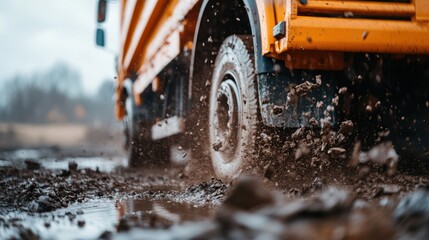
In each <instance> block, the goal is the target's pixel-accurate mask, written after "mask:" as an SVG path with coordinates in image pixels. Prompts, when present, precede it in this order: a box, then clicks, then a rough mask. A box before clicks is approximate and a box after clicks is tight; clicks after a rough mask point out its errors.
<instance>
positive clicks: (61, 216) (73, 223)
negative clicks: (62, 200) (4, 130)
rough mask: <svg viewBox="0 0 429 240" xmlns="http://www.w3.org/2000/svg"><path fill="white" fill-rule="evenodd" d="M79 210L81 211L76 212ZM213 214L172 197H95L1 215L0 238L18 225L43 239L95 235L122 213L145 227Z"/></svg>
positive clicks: (14, 232)
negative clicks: (44, 210) (54, 207)
mask: <svg viewBox="0 0 429 240" xmlns="http://www.w3.org/2000/svg"><path fill="white" fill-rule="evenodd" d="M80 211H83V214H78V213H79V212H80ZM70 213H71V214H70ZM213 214H214V209H213V208H209V207H195V206H192V205H189V204H186V203H176V202H171V201H156V202H155V201H150V200H124V201H116V202H115V201H113V200H106V199H96V200H91V201H89V202H86V203H76V204H73V205H71V206H70V207H68V208H64V209H59V210H56V211H53V212H49V213H43V214H34V215H32V214H28V213H22V212H11V213H8V214H6V215H3V216H1V217H0V218H3V219H4V220H5V221H4V222H3V221H0V239H8V238H11V237H14V236H15V237H18V233H17V229H18V228H17V227H16V226H18V225H22V226H23V227H25V228H28V229H31V230H32V231H33V232H34V233H36V234H37V235H39V236H40V237H41V238H42V239H97V238H98V237H99V236H100V235H101V234H102V233H103V232H105V231H110V232H116V226H117V225H118V223H119V221H120V219H122V218H124V217H125V218H127V219H132V222H133V223H132V224H134V225H135V226H139V227H144V228H145V227H157V226H165V225H163V224H164V223H167V222H169V223H172V222H173V223H183V222H187V221H198V220H202V219H207V217H209V216H213ZM70 215H72V217H70ZM154 219H156V224H155V225H154V222H153V221H154ZM0 220H1V219H0ZM79 221H84V222H85V224H84V226H83V227H79V226H78V222H79ZM12 222H14V223H12ZM130 222H131V221H130ZM6 223H8V224H6ZM46 223H49V227H47V226H46V225H45V224H46ZM160 224H161V225H160ZM7 225H8V226H7ZM13 225H15V227H13Z"/></svg>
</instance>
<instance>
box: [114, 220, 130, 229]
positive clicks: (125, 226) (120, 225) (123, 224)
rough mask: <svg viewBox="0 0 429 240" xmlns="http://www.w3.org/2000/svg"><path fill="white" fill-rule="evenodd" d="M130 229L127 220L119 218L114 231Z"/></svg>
mask: <svg viewBox="0 0 429 240" xmlns="http://www.w3.org/2000/svg"><path fill="white" fill-rule="evenodd" d="M129 230H130V225H129V224H128V220H127V219H125V218H122V219H121V220H119V223H118V225H117V226H116V231H118V232H126V231H129Z"/></svg>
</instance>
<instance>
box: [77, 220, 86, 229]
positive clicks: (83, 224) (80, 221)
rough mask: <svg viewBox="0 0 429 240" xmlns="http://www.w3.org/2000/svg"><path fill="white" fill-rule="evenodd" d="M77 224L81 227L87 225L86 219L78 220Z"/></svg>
mask: <svg viewBox="0 0 429 240" xmlns="http://www.w3.org/2000/svg"><path fill="white" fill-rule="evenodd" d="M77 226H78V227H80V228H83V227H84V226H85V221H84V220H79V221H77Z"/></svg>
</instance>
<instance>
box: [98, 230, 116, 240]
mask: <svg viewBox="0 0 429 240" xmlns="http://www.w3.org/2000/svg"><path fill="white" fill-rule="evenodd" d="M112 238H113V234H112V232H111V231H104V232H103V233H102V234H101V235H100V236H99V237H98V239H101V240H110V239H112Z"/></svg>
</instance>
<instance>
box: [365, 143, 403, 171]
mask: <svg viewBox="0 0 429 240" xmlns="http://www.w3.org/2000/svg"><path fill="white" fill-rule="evenodd" d="M367 155H368V158H369V159H370V160H371V161H373V162H375V163H376V164H378V165H380V166H385V165H387V164H390V163H397V162H398V160H399V156H398V154H397V153H396V151H395V148H394V147H393V145H392V143H391V142H385V143H381V144H379V145H377V146H375V147H373V148H371V150H369V151H368V153H367Z"/></svg>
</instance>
